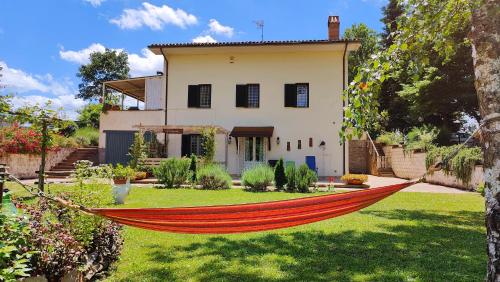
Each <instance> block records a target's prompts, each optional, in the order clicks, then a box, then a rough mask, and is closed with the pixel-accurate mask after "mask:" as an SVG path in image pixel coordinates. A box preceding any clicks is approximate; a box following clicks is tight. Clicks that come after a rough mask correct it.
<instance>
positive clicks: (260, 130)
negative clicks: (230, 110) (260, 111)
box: [229, 126, 274, 137]
mask: <svg viewBox="0 0 500 282" xmlns="http://www.w3.org/2000/svg"><path fill="white" fill-rule="evenodd" d="M273 132H274V126H235V127H234V128H233V130H232V131H231V133H230V134H229V136H232V137H271V136H273Z"/></svg>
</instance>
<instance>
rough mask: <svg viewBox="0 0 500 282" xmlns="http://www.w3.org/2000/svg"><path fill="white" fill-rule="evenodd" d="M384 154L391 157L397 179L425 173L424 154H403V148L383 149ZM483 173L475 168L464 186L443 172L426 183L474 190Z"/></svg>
mask: <svg viewBox="0 0 500 282" xmlns="http://www.w3.org/2000/svg"><path fill="white" fill-rule="evenodd" d="M384 152H385V153H386V154H389V155H390V156H391V164H392V170H393V171H394V174H395V175H396V176H397V177H400V178H405V179H413V178H418V177H421V176H422V175H423V174H424V173H425V171H426V168H425V157H426V153H415V152H407V153H405V152H404V150H403V148H401V147H399V148H393V147H390V146H386V147H384ZM483 179H484V172H483V167H482V166H476V167H475V168H474V171H473V173H472V178H471V182H470V183H469V184H467V185H466V184H464V183H463V182H462V181H461V180H458V179H457V178H456V177H454V176H452V175H446V174H445V173H444V172H443V171H438V172H435V173H434V174H432V175H430V176H427V177H426V182H428V183H432V184H439V185H444V186H450V187H456V188H461V189H466V190H475V189H476V187H477V186H478V185H479V184H480V183H481V182H484V180H483Z"/></svg>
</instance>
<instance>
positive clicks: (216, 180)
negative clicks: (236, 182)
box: [196, 164, 233, 190]
mask: <svg viewBox="0 0 500 282" xmlns="http://www.w3.org/2000/svg"><path fill="white" fill-rule="evenodd" d="M232 181H233V179H232V178H231V175H229V173H228V172H227V171H226V170H225V169H224V168H223V167H221V166H219V165H213V164H212V165H205V166H203V167H201V168H200V169H198V171H197V173H196V182H197V183H198V185H200V188H201V189H206V190H222V189H229V188H231V186H232Z"/></svg>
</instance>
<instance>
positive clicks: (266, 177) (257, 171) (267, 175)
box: [241, 165, 274, 191]
mask: <svg viewBox="0 0 500 282" xmlns="http://www.w3.org/2000/svg"><path fill="white" fill-rule="evenodd" d="M273 179H274V172H273V169H272V168H271V167H270V166H268V165H257V166H254V167H252V168H250V169H247V170H245V171H244V172H243V175H242V176H241V183H242V184H243V186H245V188H246V189H249V190H251V191H266V190H267V186H270V185H272V184H273Z"/></svg>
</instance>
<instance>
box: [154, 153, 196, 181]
mask: <svg viewBox="0 0 500 282" xmlns="http://www.w3.org/2000/svg"><path fill="white" fill-rule="evenodd" d="M190 164H191V162H190V159H187V158H180V159H178V158H169V159H167V160H164V161H161V162H160V165H159V166H158V167H155V168H153V174H154V176H155V177H156V178H157V179H158V182H159V183H160V184H162V185H163V186H164V187H165V188H174V187H180V186H181V185H182V184H184V183H185V182H187V181H188V180H189V179H190V178H191V172H190V170H189V166H190Z"/></svg>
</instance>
